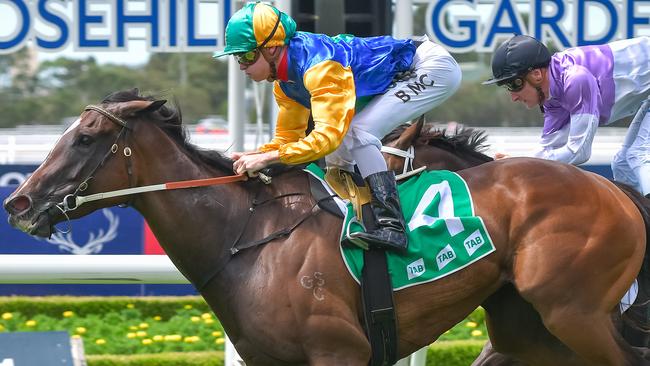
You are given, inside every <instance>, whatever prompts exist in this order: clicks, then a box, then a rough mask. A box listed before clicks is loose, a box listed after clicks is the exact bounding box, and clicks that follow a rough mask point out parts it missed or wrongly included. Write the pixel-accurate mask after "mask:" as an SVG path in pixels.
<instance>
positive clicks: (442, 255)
mask: <svg viewBox="0 0 650 366" xmlns="http://www.w3.org/2000/svg"><path fill="white" fill-rule="evenodd" d="M454 259H456V253H455V252H454V250H453V249H451V245H449V244H447V246H446V247H444V248H442V250H441V251H439V252H438V254H436V263H437V264H438V270H441V269H443V268H445V267H446V266H447V265H448V264H449V263H450V262H451V261H453V260H454Z"/></svg>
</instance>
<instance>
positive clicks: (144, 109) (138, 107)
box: [118, 99, 167, 116]
mask: <svg viewBox="0 0 650 366" xmlns="http://www.w3.org/2000/svg"><path fill="white" fill-rule="evenodd" d="M165 103H167V101H166V100H164V99H163V100H154V101H151V100H133V101H130V102H125V103H121V105H120V107H118V108H119V112H118V113H119V114H120V115H122V116H133V115H136V114H143V113H149V112H155V111H157V110H158V109H160V107H162V106H163V105H164V104H165Z"/></svg>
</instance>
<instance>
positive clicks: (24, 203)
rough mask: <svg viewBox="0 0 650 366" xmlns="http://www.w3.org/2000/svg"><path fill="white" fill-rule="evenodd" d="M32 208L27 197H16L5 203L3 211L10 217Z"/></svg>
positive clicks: (30, 201)
mask: <svg viewBox="0 0 650 366" xmlns="http://www.w3.org/2000/svg"><path fill="white" fill-rule="evenodd" d="M31 207H32V200H31V198H29V196H25V195H20V196H16V197H14V198H12V199H10V200H8V201H7V202H5V210H7V212H9V213H10V214H12V215H20V214H22V213H24V212H27V211H28V210H29V209H30V208H31Z"/></svg>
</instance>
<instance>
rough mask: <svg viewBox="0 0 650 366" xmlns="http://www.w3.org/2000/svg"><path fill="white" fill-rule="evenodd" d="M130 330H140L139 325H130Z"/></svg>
mask: <svg viewBox="0 0 650 366" xmlns="http://www.w3.org/2000/svg"><path fill="white" fill-rule="evenodd" d="M129 330H138V327H137V326H135V325H130V326H129Z"/></svg>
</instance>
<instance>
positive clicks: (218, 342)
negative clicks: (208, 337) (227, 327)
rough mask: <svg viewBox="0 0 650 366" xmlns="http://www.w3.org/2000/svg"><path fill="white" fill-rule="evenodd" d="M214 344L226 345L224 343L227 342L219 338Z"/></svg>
mask: <svg viewBox="0 0 650 366" xmlns="http://www.w3.org/2000/svg"><path fill="white" fill-rule="evenodd" d="M214 343H216V344H224V343H226V340H225V339H223V338H217V339H215V340H214Z"/></svg>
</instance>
